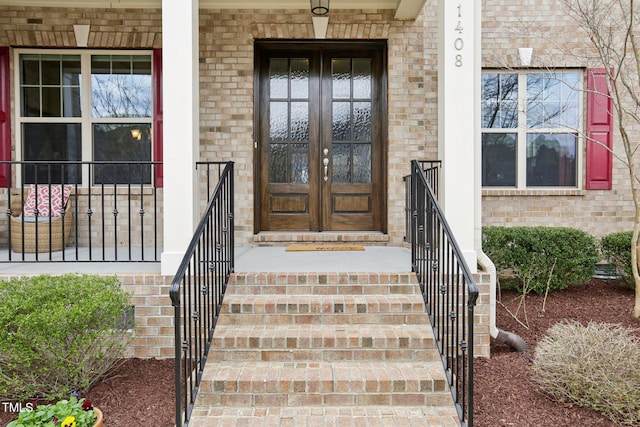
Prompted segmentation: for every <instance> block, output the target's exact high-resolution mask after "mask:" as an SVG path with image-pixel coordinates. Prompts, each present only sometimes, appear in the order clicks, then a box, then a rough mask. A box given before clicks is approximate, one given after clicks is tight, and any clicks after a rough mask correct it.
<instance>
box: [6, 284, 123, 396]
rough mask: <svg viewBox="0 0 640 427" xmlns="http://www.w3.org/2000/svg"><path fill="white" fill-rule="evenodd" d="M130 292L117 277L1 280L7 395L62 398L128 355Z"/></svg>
mask: <svg viewBox="0 0 640 427" xmlns="http://www.w3.org/2000/svg"><path fill="white" fill-rule="evenodd" d="M129 297H130V295H129V294H128V293H126V292H124V291H123V290H122V288H121V286H120V283H119V282H118V280H117V279H116V278H115V277H101V276H94V275H65V276H48V275H42V276H35V277H28V278H20V279H14V280H10V281H4V282H0V300H1V301H2V304H0V324H1V325H3V327H2V329H1V330H0V396H2V397H4V398H8V399H15V400H22V401H24V400H27V399H31V398H33V397H42V398H44V399H45V400H58V399H61V398H63V397H68V396H69V395H71V393H72V392H74V391H78V392H85V391H86V390H87V389H88V388H89V387H90V386H91V385H93V384H94V383H95V382H96V381H97V380H99V379H100V378H101V377H103V376H104V375H105V374H107V373H108V372H109V371H110V370H112V369H113V368H114V367H115V366H116V364H117V362H118V361H119V360H121V359H122V358H123V356H124V350H125V348H126V346H127V344H128V339H127V337H128V333H127V331H126V330H124V329H123V328H122V327H120V326H119V325H120V324H121V323H122V316H123V312H124V311H125V310H127V308H128V306H129Z"/></svg>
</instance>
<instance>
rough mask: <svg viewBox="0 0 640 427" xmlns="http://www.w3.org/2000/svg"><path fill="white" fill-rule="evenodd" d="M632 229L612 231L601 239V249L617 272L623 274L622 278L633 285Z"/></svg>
mask: <svg viewBox="0 0 640 427" xmlns="http://www.w3.org/2000/svg"><path fill="white" fill-rule="evenodd" d="M632 237H633V232H632V231H623V232H621V233H611V234H607V235H606V236H603V237H602V238H601V239H600V250H601V251H602V255H603V256H604V257H605V258H606V259H607V261H608V262H609V264H611V265H612V266H613V268H614V269H615V271H614V272H615V273H618V274H620V275H621V276H622V280H623V281H624V282H625V283H626V284H628V285H633V273H632V272H631V238H632Z"/></svg>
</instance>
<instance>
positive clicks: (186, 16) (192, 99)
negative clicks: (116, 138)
mask: <svg viewBox="0 0 640 427" xmlns="http://www.w3.org/2000/svg"><path fill="white" fill-rule="evenodd" d="M198 51H199V46H198V0H162V62H163V64H164V65H163V76H162V79H163V81H162V91H163V105H164V117H163V119H164V133H163V158H164V209H163V216H164V225H163V232H164V251H163V252H162V257H161V266H160V271H161V273H162V274H163V275H174V274H175V273H176V270H177V268H178V266H179V265H180V262H181V261H182V257H183V256H184V253H185V251H186V249H187V246H188V245H189V241H190V240H191V236H192V235H193V232H194V230H195V227H196V224H197V222H196V221H197V209H196V206H197V203H196V202H197V198H196V197H197V194H196V193H197V185H196V176H195V173H194V169H195V162H196V161H197V159H198V156H199V148H198V146H199V140H200V132H199V121H200V118H199V69H198V64H199V61H198Z"/></svg>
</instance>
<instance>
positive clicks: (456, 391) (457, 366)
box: [408, 160, 478, 427]
mask: <svg viewBox="0 0 640 427" xmlns="http://www.w3.org/2000/svg"><path fill="white" fill-rule="evenodd" d="M436 175H437V174H436ZM431 178H432V179H431V180H429V179H428V178H427V174H426V173H425V168H424V163H422V164H421V162H419V161H416V160H414V161H412V162H411V179H410V183H411V190H410V209H411V210H410V212H411V221H410V228H409V232H408V234H409V235H410V241H411V266H412V271H414V272H415V273H416V275H417V277H418V282H419V284H420V290H421V291H422V296H423V300H424V302H425V305H426V308H427V312H428V314H429V318H430V321H431V326H432V327H433V331H434V335H435V339H436V343H437V346H438V350H439V351H440V357H441V360H442V363H443V365H444V368H445V371H446V374H447V380H448V382H449V387H450V389H451V394H452V396H453V400H454V402H455V405H456V408H457V410H458V416H459V418H460V422H461V423H462V425H463V426H468V427H472V426H473V355H474V352H473V323H474V307H475V305H476V301H477V299H478V287H477V286H476V283H475V281H474V279H473V276H472V274H471V273H470V270H469V268H468V266H467V264H466V262H465V259H464V257H463V256H462V252H461V251H460V248H459V246H458V244H457V243H456V240H455V238H454V236H453V233H452V232H451V229H450V227H449V225H448V224H447V221H446V219H445V217H444V214H443V212H442V210H441V209H440V206H439V205H438V201H437V199H436V196H435V192H434V189H433V188H432V183H433V182H437V181H433V178H434V176H432V177H431Z"/></svg>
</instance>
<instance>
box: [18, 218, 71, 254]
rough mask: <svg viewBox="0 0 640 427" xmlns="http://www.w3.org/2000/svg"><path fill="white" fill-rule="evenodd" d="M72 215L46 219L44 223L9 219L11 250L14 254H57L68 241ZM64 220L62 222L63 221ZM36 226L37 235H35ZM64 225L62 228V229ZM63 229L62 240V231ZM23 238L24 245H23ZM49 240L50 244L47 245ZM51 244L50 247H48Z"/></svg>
mask: <svg viewBox="0 0 640 427" xmlns="http://www.w3.org/2000/svg"><path fill="white" fill-rule="evenodd" d="M71 217H72V215H71V213H67V214H66V215H64V217H63V216H55V217H52V218H47V219H46V220H45V221H41V222H38V223H36V222H32V221H23V217H14V216H12V217H11V250H13V251H14V252H25V253H34V252H36V245H37V251H38V252H57V251H61V250H62V249H63V243H65V244H66V242H68V241H69V234H70V233H71V227H72V224H71V223H72V218H71ZM63 218H64V220H63ZM36 224H37V233H36ZM63 225H64V227H63ZM63 228H64V239H63V234H62V231H63ZM23 236H24V245H23ZM49 238H51V243H49ZM49 244H51V247H49Z"/></svg>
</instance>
